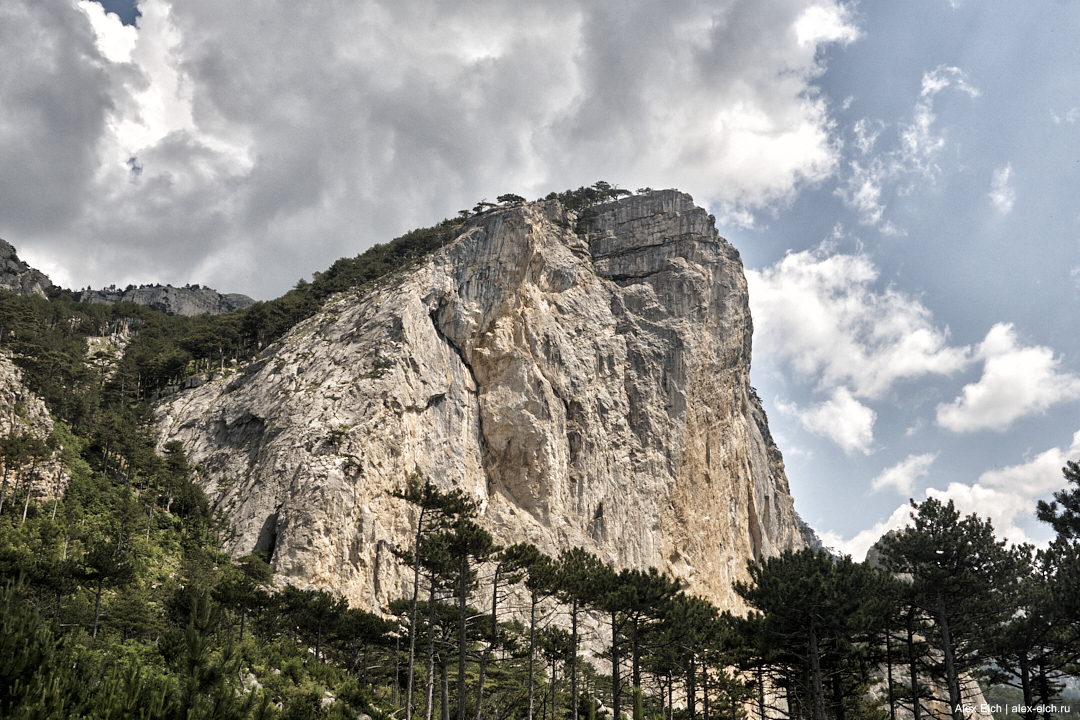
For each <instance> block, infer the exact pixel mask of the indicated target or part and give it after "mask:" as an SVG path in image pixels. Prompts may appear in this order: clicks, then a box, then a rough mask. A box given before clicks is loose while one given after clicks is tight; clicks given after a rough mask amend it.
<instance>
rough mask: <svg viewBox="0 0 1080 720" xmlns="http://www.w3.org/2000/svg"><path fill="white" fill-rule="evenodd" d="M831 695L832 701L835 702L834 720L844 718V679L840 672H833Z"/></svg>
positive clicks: (843, 719)
mask: <svg viewBox="0 0 1080 720" xmlns="http://www.w3.org/2000/svg"><path fill="white" fill-rule="evenodd" d="M832 695H833V703H835V704H836V720H845V718H844V680H843V678H841V677H840V673H838V672H837V673H833V676H832Z"/></svg>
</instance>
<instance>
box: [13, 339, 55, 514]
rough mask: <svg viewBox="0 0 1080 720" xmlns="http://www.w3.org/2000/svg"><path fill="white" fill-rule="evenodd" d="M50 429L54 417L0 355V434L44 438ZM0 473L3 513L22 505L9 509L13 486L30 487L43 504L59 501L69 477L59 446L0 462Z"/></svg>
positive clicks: (15, 367) (18, 372) (35, 497)
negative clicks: (45, 452) (11, 461)
mask: <svg viewBox="0 0 1080 720" xmlns="http://www.w3.org/2000/svg"><path fill="white" fill-rule="evenodd" d="M52 431H53V420H52V416H50V415H49V411H48V410H47V409H46V407H45V402H44V401H43V400H42V399H41V398H39V397H38V396H37V395H35V394H34V393H33V392H31V391H30V390H29V389H28V388H27V387H26V385H25V384H24V383H23V379H22V371H21V370H20V369H19V368H18V367H17V366H16V365H15V364H14V363H12V362H11V360H10V359H8V358H7V357H5V356H2V355H0V437H6V436H9V435H30V436H33V437H35V438H37V439H39V440H46V439H47V438H48V437H49V436H50V435H51V434H52ZM0 473H2V474H3V475H4V476H5V479H6V488H5V492H4V495H5V498H6V500H5V503H6V504H5V505H4V507H5V510H4V512H16V513H18V512H20V511H21V510H22V506H21V505H20V506H19V507H17V508H16V509H15V510H14V511H13V510H11V509H10V508H11V507H12V505H11V504H10V503H12V502H13V490H14V489H15V487H16V486H18V487H27V486H29V487H30V497H31V498H33V499H34V500H35V501H37V502H41V503H44V502H47V501H49V500H58V499H59V498H60V496H61V495H63V494H64V489H65V488H66V487H67V484H68V481H69V480H70V479H71V478H70V476H69V475H68V473H67V471H66V470H65V469H64V466H63V463H62V462H61V460H60V450H59V449H50V450H49V454H48V456H46V457H41V458H29V459H27V460H26V461H25V462H24V463H22V464H19V465H15V464H12V465H11V466H10V467H4V466H3V463H2V462H0ZM46 507H49V506H48V505H46Z"/></svg>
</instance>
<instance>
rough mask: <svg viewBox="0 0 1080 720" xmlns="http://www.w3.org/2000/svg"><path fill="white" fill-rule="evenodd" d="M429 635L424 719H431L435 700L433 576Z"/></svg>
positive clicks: (429, 595) (429, 600) (433, 581)
mask: <svg viewBox="0 0 1080 720" xmlns="http://www.w3.org/2000/svg"><path fill="white" fill-rule="evenodd" d="M427 637H428V651H427V696H426V701H425V703H424V720H431V713H432V703H434V701H435V578H431V592H430V593H428V636H427Z"/></svg>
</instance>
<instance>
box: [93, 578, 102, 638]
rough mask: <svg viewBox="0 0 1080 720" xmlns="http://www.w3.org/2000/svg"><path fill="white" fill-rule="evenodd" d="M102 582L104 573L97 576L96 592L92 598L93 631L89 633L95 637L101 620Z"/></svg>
mask: <svg viewBox="0 0 1080 720" xmlns="http://www.w3.org/2000/svg"><path fill="white" fill-rule="evenodd" d="M104 584H105V576H104V575H99V576H98V584H97V594H96V597H95V598H94V632H93V633H91V635H90V637H97V631H98V622H99V621H100V620H101V589H102V585H104Z"/></svg>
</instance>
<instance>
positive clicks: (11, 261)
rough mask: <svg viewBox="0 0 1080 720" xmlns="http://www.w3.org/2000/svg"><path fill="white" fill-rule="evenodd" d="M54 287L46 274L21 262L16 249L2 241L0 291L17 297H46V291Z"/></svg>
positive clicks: (0, 241) (0, 242)
mask: <svg viewBox="0 0 1080 720" xmlns="http://www.w3.org/2000/svg"><path fill="white" fill-rule="evenodd" d="M52 286H53V284H52V281H51V280H49V278H48V276H47V275H45V273H43V272H41V271H40V270H35V269H34V268H32V267H30V266H29V265H27V264H26V263H25V262H23V261H22V260H20V259H19V256H18V254H16V252H15V248H14V247H12V246H11V244H10V243H8V242H7V241H5V240H0V290H7V291H8V292H13V293H15V294H16V295H37V296H39V297H46V294H45V293H46V291H47V290H48V289H49V288H51V287H52Z"/></svg>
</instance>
